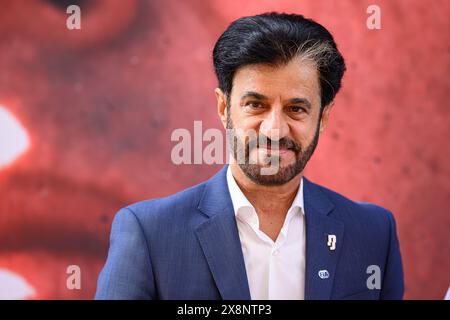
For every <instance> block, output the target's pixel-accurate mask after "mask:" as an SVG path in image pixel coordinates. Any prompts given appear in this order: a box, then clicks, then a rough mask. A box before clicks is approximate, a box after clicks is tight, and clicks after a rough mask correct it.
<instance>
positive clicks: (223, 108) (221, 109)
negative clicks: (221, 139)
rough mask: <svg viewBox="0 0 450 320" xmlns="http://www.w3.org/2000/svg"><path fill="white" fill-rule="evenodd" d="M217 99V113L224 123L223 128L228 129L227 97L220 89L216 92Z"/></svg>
mask: <svg viewBox="0 0 450 320" xmlns="http://www.w3.org/2000/svg"><path fill="white" fill-rule="evenodd" d="M214 93H215V94H216V99H217V113H218V114H219V118H220V121H222V125H223V127H224V128H225V129H226V128H227V103H226V101H227V97H226V96H225V94H224V93H223V92H222V90H220V89H219V88H216V89H215V90H214Z"/></svg>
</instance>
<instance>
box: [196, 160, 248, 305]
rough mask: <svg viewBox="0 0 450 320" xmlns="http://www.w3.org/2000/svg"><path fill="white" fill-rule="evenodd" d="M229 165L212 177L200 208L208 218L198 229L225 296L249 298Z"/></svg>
mask: <svg viewBox="0 0 450 320" xmlns="http://www.w3.org/2000/svg"><path fill="white" fill-rule="evenodd" d="M227 168H228V166H224V168H223V169H222V170H221V171H219V173H217V174H216V175H215V176H214V177H213V178H212V179H211V180H209V181H208V182H207V183H206V185H205V189H204V193H203V197H202V199H201V201H200V203H199V207H198V209H199V210H200V211H202V212H203V213H204V214H205V215H206V216H207V217H208V218H209V219H207V220H206V221H205V222H203V223H202V224H200V225H199V226H198V227H197V228H196V233H197V238H198V240H199V242H200V246H201V247H202V250H203V253H204V255H205V257H206V260H207V262H208V265H209V268H210V270H211V273H212V275H213V278H214V281H215V283H216V285H217V288H218V289H219V292H220V295H221V297H222V299H225V300H241V299H242V300H249V299H250V290H249V287H248V280H247V274H246V271H245V263H244V256H243V254H242V249H241V242H240V239H239V232H238V229H237V225H236V219H235V215H234V210H233V204H232V202H231V198H230V194H229V191H228V185H227V181H226V170H227Z"/></svg>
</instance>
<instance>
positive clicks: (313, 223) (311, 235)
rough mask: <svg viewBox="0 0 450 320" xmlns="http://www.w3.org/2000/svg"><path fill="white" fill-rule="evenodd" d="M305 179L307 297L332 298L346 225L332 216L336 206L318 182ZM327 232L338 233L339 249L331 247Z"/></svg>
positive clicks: (314, 298) (337, 242) (337, 243)
mask: <svg viewBox="0 0 450 320" xmlns="http://www.w3.org/2000/svg"><path fill="white" fill-rule="evenodd" d="M303 181H304V202H305V215H306V275H305V299H307V300H327V299H330V297H331V291H332V288H333V281H334V277H335V271H336V264H337V262H338V258H339V254H340V252H341V248H342V241H343V235H344V224H343V223H342V222H341V221H338V220H335V219H333V218H331V217H330V216H329V213H330V212H332V210H333V208H334V205H333V204H332V203H331V201H330V200H329V199H328V197H326V195H325V194H324V193H323V192H322V191H321V190H320V189H319V188H318V186H316V185H315V184H313V183H311V182H310V181H308V180H307V179H306V178H304V179H303ZM328 235H334V236H336V248H335V250H330V247H329V246H328V245H327V240H328Z"/></svg>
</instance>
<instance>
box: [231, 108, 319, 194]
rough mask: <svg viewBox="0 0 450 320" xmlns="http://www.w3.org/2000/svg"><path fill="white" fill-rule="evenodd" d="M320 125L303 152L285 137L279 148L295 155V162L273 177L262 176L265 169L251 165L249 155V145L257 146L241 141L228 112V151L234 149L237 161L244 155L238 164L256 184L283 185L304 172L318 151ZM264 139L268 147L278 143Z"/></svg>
mask: <svg viewBox="0 0 450 320" xmlns="http://www.w3.org/2000/svg"><path fill="white" fill-rule="evenodd" d="M320 117H321V114H320V116H319V119H320ZM319 123H320V121H319ZM319 123H318V125H317V129H316V132H315V135H314V139H313V141H312V142H311V143H310V144H309V145H308V147H307V148H306V149H305V150H303V148H302V147H301V146H300V145H299V144H297V143H296V142H295V141H293V140H291V139H289V138H286V137H284V138H281V139H280V140H279V141H278V145H279V147H282V146H284V147H286V148H287V149H289V150H292V151H293V152H294V153H295V162H294V163H293V164H291V165H288V166H285V167H281V166H279V168H278V170H277V171H276V173H275V174H272V175H267V174H264V175H263V174H261V169H262V168H263V166H262V165H260V164H254V163H250V161H249V154H250V151H251V150H249V149H250V148H249V145H252V146H253V147H256V145H257V144H256V143H255V142H254V141H253V142H252V141H245V142H244V143H243V142H242V141H240V139H239V137H237V136H236V130H235V128H234V124H233V121H232V120H231V115H230V112H228V115H227V131H228V132H230V131H231V134H229V135H228V136H227V145H228V150H231V149H232V148H233V156H234V158H235V159H238V155H239V154H241V155H244V159H243V160H244V161H237V163H238V165H239V167H240V168H241V170H242V172H244V174H245V175H246V176H247V177H248V178H249V179H250V180H251V181H253V182H254V183H257V184H260V185H265V186H279V185H283V184H285V183H287V182H289V181H291V180H292V179H293V178H294V177H296V176H297V175H298V174H299V173H301V172H302V171H303V170H304V168H305V166H306V164H307V163H308V161H309V159H310V158H311V156H312V154H313V153H314V150H315V149H316V147H317V143H318V141H319V127H320V126H319ZM263 138H266V140H265V141H267V145H268V146H270V145H272V144H275V143H276V142H274V141H272V140H271V139H269V138H268V137H263ZM231 139H235V140H234V144H232V143H231V142H232V140H231ZM246 140H247V139H246ZM244 145H245V146H244ZM278 164H280V162H278Z"/></svg>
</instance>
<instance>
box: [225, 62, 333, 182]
mask: <svg viewBox="0 0 450 320" xmlns="http://www.w3.org/2000/svg"><path fill="white" fill-rule="evenodd" d="M216 92H217V91H216ZM219 96H220V94H219V95H218V98H219ZM224 99H226V98H224ZM219 100H220V99H219ZM225 101H226V100H225ZM229 102H230V106H229V108H225V109H226V110H224V113H223V114H221V117H222V120H224V118H225V120H226V127H227V129H228V131H231V133H232V135H234V136H236V138H237V139H236V140H235V141H234V145H232V149H233V151H234V152H233V153H232V154H233V158H234V159H236V155H237V154H244V155H245V158H244V160H245V161H238V164H239V167H240V168H241V170H242V171H243V172H244V174H245V175H246V176H247V177H248V178H250V179H251V180H252V181H253V182H256V183H258V184H262V185H282V184H285V183H287V182H288V181H290V180H291V179H293V178H294V177H295V176H297V175H298V174H300V173H301V172H302V171H303V169H304V167H305V165H306V163H307V162H308V160H309V159H310V157H311V155H312V154H313V152H314V149H315V147H316V145H317V142H318V138H319V134H320V132H321V131H322V129H323V128H324V126H325V125H326V122H327V119H328V112H329V109H330V108H329V107H327V108H325V110H324V111H323V114H321V107H320V106H321V101H320V85H319V78H318V71H317V69H316V66H315V64H314V63H313V62H311V61H304V60H303V61H302V60H300V59H299V58H294V59H292V60H291V61H290V62H289V63H287V64H285V65H280V66H271V65H266V64H255V65H248V66H244V67H241V68H239V69H238V70H237V72H236V73H235V76H234V79H233V89H232V92H231V95H230V100H229ZM222 107H223V106H222ZM219 113H221V112H220V107H219ZM319 120H321V121H319ZM248 132H256V137H255V135H253V136H252V135H251V134H249V133H248ZM264 138H265V139H264ZM229 141H230V139H229ZM264 141H267V142H266V143H261V142H264ZM274 142H278V146H277V144H276V143H274ZM268 159H271V160H269V161H272V163H268ZM274 159H276V161H275V163H276V164H277V168H276V170H275V171H272V172H271V174H267V173H264V171H263V170H261V169H262V168H267V167H268V166H271V165H272V166H273V160H274Z"/></svg>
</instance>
